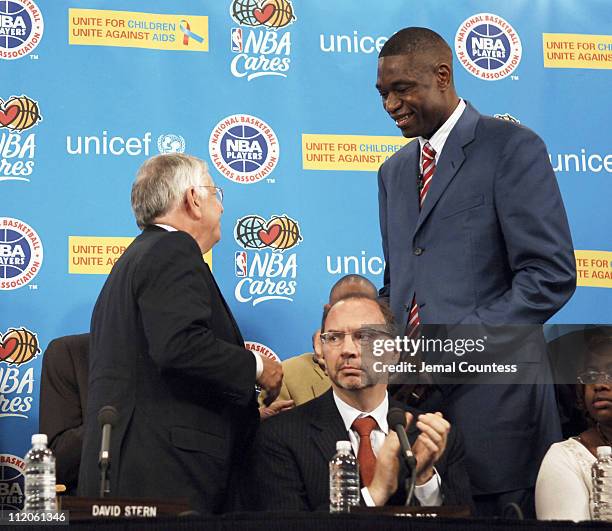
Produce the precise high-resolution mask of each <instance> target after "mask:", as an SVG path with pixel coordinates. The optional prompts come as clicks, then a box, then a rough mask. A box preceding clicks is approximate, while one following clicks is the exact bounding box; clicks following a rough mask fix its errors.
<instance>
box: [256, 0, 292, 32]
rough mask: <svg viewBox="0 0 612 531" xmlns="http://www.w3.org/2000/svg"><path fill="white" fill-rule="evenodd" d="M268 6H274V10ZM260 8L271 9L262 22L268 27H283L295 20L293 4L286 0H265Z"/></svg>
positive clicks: (263, 9)
mask: <svg viewBox="0 0 612 531" xmlns="http://www.w3.org/2000/svg"><path fill="white" fill-rule="evenodd" d="M268 6H274V10H271V9H270V8H269V7H268ZM261 8H262V11H264V12H265V10H266V9H268V10H270V11H271V16H270V18H268V19H267V20H266V21H265V22H264V23H263V24H264V25H265V26H268V27H270V28H275V29H278V28H284V27H285V26H288V25H289V24H291V23H292V22H293V21H294V20H295V15H294V14H293V6H292V5H291V2H289V1H288V0H267V1H266V2H264V4H263V5H262V6H261Z"/></svg>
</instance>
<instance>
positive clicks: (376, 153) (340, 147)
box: [302, 134, 412, 171]
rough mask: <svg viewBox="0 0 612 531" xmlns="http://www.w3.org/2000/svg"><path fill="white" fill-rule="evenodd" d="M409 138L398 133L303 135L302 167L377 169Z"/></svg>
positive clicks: (306, 168) (313, 168)
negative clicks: (380, 134) (376, 134)
mask: <svg viewBox="0 0 612 531" xmlns="http://www.w3.org/2000/svg"><path fill="white" fill-rule="evenodd" d="M411 140H412V139H406V138H403V137H401V136H400V137H397V136H362V135H310V134H303V135H302V167H303V169H305V170H337V171H378V168H379V167H380V165H381V164H382V163H383V162H385V160H387V159H388V158H389V157H391V156H392V155H393V154H394V153H396V152H397V151H399V150H400V149H401V148H402V147H403V146H405V145H406V144H407V143H408V142H410V141H411Z"/></svg>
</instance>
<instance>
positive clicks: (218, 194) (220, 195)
mask: <svg viewBox="0 0 612 531" xmlns="http://www.w3.org/2000/svg"><path fill="white" fill-rule="evenodd" d="M198 188H214V190H215V196H216V197H217V201H219V203H223V188H219V187H218V186H210V185H208V186H207V185H200V186H198Z"/></svg>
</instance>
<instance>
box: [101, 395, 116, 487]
mask: <svg viewBox="0 0 612 531" xmlns="http://www.w3.org/2000/svg"><path fill="white" fill-rule="evenodd" d="M118 418H119V413H118V412H117V410H116V409H115V408H114V407H113V406H103V407H102V408H101V409H100V411H99V412H98V424H99V425H100V426H102V444H100V456H99V457H98V466H99V467H100V498H104V495H105V494H108V493H110V483H109V481H108V477H107V474H106V473H107V471H108V469H109V468H110V463H111V459H110V439H111V431H112V428H113V426H114V425H115V424H116V422H117V420H118Z"/></svg>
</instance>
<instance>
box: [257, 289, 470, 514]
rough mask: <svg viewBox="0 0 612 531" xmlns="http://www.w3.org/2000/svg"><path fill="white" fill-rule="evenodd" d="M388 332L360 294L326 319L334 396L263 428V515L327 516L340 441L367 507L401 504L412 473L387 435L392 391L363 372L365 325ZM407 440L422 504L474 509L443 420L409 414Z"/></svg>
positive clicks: (385, 318)
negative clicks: (353, 460) (353, 459)
mask: <svg viewBox="0 0 612 531" xmlns="http://www.w3.org/2000/svg"><path fill="white" fill-rule="evenodd" d="M366 323H367V324H368V325H369V326H376V325H380V326H382V327H391V326H392V324H393V316H392V314H391V311H390V310H389V308H388V307H387V306H386V305H385V304H384V303H382V302H380V301H378V300H375V299H371V298H368V297H364V296H362V295H358V296H349V297H347V298H344V299H341V300H339V301H338V302H336V303H335V304H333V305H332V306H331V307H330V308H326V311H325V313H324V316H323V325H322V330H323V332H322V333H321V338H322V340H323V357H324V360H325V365H326V368H327V374H328V375H329V377H330V380H331V386H332V388H331V390H329V391H328V392H326V393H325V394H323V395H322V396H320V397H318V398H315V399H314V400H311V401H310V402H308V403H306V404H304V405H302V406H299V407H297V408H295V409H293V410H291V411H287V412H285V413H281V414H280V415H278V416H276V417H274V418H271V419H269V420H267V421H266V422H265V423H263V424H262V425H261V428H260V431H259V433H258V435H257V438H256V443H255V446H254V455H253V462H252V466H253V475H254V477H253V479H252V481H251V482H250V484H251V485H253V486H254V487H255V486H256V488H254V489H253V491H254V492H253V493H252V495H253V496H254V497H255V499H256V502H257V507H258V508H259V509H275V510H318V509H321V510H327V508H328V506H329V476H328V473H329V472H328V470H329V469H328V463H329V460H330V459H331V457H332V456H333V455H334V453H335V447H336V441H338V440H346V439H350V441H351V444H352V447H353V451H354V452H355V454H356V455H357V458H358V461H359V463H360V473H361V480H362V486H363V489H362V491H361V492H362V498H363V501H364V503H366V504H367V505H377V506H378V505H385V504H389V505H403V503H404V501H405V498H406V493H405V491H404V489H403V484H404V479H405V477H406V475H407V470H406V469H405V468H404V467H403V466H401V465H402V464H401V463H400V459H399V451H400V445H399V441H398V438H397V435H396V434H395V433H394V432H392V431H391V430H389V426H388V424H387V411H388V409H389V407H402V406H401V404H399V403H397V402H395V401H393V400H390V399H389V397H388V394H387V386H386V384H384V383H375V382H374V381H373V380H372V379H371V377H370V375H369V374H368V373H367V372H366V371H365V370H362V368H361V367H362V358H361V348H362V346H361V341H360V340H359V339H357V340H355V333H356V332H357V333H358V332H359V331H360V330H361V329H362V327H363V326H364V325H365V324H366ZM406 417H407V419H408V420H409V426H410V428H409V430H408V438H409V440H410V441H411V444H412V448H413V452H414V455H415V457H416V460H417V470H416V488H415V496H416V500H417V501H418V503H420V504H421V505H440V504H442V503H444V504H448V505H462V504H468V505H471V503H472V501H471V496H470V486H469V478H468V476H467V474H466V472H465V468H464V466H463V461H462V456H463V447H462V443H461V441H460V439H459V438H458V437H457V435H456V433H455V430H454V429H451V426H450V424H449V423H448V422H447V421H446V420H445V419H444V418H443V417H442V415H441V414H440V413H420V412H419V411H417V410H415V409H409V410H408V412H407V414H406Z"/></svg>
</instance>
